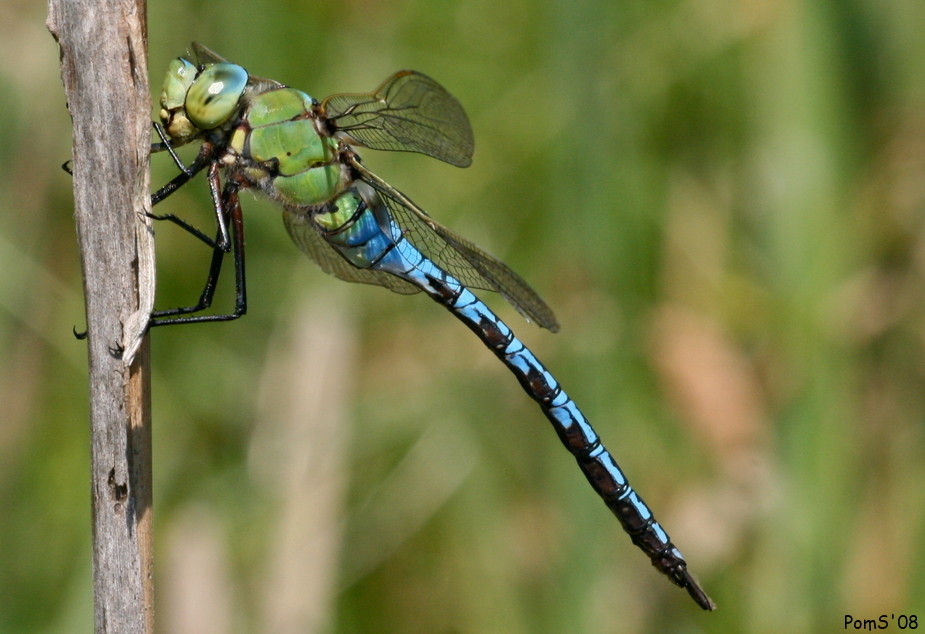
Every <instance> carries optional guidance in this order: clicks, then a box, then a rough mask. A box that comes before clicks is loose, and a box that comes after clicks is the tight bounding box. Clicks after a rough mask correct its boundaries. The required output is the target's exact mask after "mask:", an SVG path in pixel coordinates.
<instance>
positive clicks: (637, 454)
mask: <svg viewBox="0 0 925 634" xmlns="http://www.w3.org/2000/svg"><path fill="white" fill-rule="evenodd" d="M4 14H5V17H4V20H3V21H2V24H0V123H2V124H0V147H2V148H3V152H2V153H0V164H2V169H0V192H2V195H0V508H2V509H3V510H2V512H0V632H3V633H7V632H13V633H19V632H29V633H31V632H48V633H55V632H67V633H70V632H85V631H89V630H90V629H91V627H92V597H91V573H90V518H89V494H88V466H87V462H88V453H89V452H88V424H87V417H88V414H87V384H86V378H85V377H86V353H85V344H83V343H81V342H79V341H76V340H75V339H74V337H73V335H72V333H71V330H72V327H75V326H76V328H77V329H78V330H80V329H81V328H82V327H83V323H84V321H83V319H84V318H83V303H82V287H81V277H80V261H79V254H78V253H77V250H76V240H75V231H74V224H73V219H72V201H71V197H70V196H71V194H70V181H69V178H68V176H67V175H66V174H65V173H64V172H62V171H61V169H60V167H59V166H60V164H61V163H62V162H63V161H64V160H65V159H67V158H68V157H69V155H70V154H69V153H70V149H69V147H70V120H69V118H68V115H67V111H66V109H65V103H64V96H63V90H62V87H61V84H60V78H59V71H58V67H57V62H58V54H57V48H56V46H55V44H54V42H53V41H52V38H51V36H50V35H49V34H48V33H47V31H46V30H45V28H44V24H43V22H44V17H45V16H44V7H43V6H42V5H41V3H36V2H26V1H24V0H12V1H11V2H7V3H6V5H5V9H4ZM923 32H925V4H923V3H922V2H921V1H920V0H894V1H893V2H891V3H888V4H887V3H882V2H876V1H874V0H847V1H846V0H839V1H836V0H827V1H826V0H823V1H818V2H812V1H808V0H803V1H799V0H794V1H784V0H761V1H752V2H732V1H725V2H724V1H723V0H706V1H704V0H661V1H658V2H651V1H650V2H641V1H635V2H633V1H631V2H612V1H611V0H532V1H527V0H509V1H508V2H496V1H491V0H463V1H460V2H454V3H443V2H439V3H438V2H427V1H425V0H388V1H380V2H370V1H368V0H367V1H363V0H344V1H342V2H337V3H315V2H292V1H288V2H262V1H255V0H227V1H226V2H222V3H212V2H205V1H203V0H191V1H187V2H180V1H178V0H163V1H161V2H155V3H151V7H150V9H149V37H150V57H149V61H150V65H151V82H152V91H153V92H154V94H155V95H156V94H157V92H158V91H159V85H160V82H161V77H162V74H163V69H164V68H165V67H166V64H167V63H168V61H169V60H170V59H171V58H172V57H175V56H177V55H180V54H183V53H184V52H185V51H186V49H187V46H188V43H189V42H190V41H191V40H193V39H196V40H200V41H202V42H204V43H206V44H207V45H209V46H211V47H213V48H214V49H215V50H217V51H218V52H219V53H220V54H222V55H224V56H226V57H228V58H230V59H231V60H234V61H236V62H238V63H240V64H242V65H244V66H245V67H246V68H247V69H248V70H250V71H251V72H253V73H255V74H258V75H263V76H267V77H272V78H274V79H278V80H280V81H283V82H285V83H288V84H291V85H294V86H297V87H299V88H302V89H303V90H306V91H307V92H309V94H311V95H313V96H315V97H316V98H321V97H323V96H325V95H327V94H330V93H333V92H348V91H363V90H369V89H372V88H373V87H374V86H376V85H378V84H379V82H381V81H382V80H383V79H384V78H385V77H386V76H387V75H389V74H390V73H391V72H393V71H395V70H397V69H400V68H414V69H417V70H421V71H423V72H425V73H427V74H429V75H431V76H433V77H435V78H437V79H438V80H439V81H440V82H441V83H442V84H444V85H445V86H446V87H447V88H448V89H449V90H450V91H451V92H453V93H454V94H455V95H456V96H457V97H458V98H459V99H460V101H461V102H462V103H463V105H464V106H465V108H466V110H467V111H468V113H469V115H470V117H471V119H472V123H473V127H474V130H475V135H476V148H477V149H476V154H475V162H474V164H473V166H472V167H471V168H470V169H467V170H458V169H455V168H452V167H449V166H446V165H443V164H441V163H439V162H438V161H435V160H432V159H428V158H426V157H420V156H414V155H407V154H392V155H390V154H389V153H378V152H371V151H368V152H366V153H365V158H366V163H367V165H369V166H370V167H371V168H372V169H374V170H375V171H376V172H378V173H379V174H380V175H382V176H383V177H385V178H386V179H387V180H389V181H390V182H392V183H393V184H395V185H396V186H398V187H400V188H401V189H402V190H404V191H405V192H407V193H408V194H409V195H410V196H411V197H412V198H414V199H415V200H416V201H417V202H419V203H421V204H422V205H423V206H424V207H425V208H426V209H428V210H430V212H431V213H432V214H433V215H434V216H435V217H436V218H438V219H439V220H440V221H442V222H444V223H446V224H448V225H449V226H451V227H453V228H455V229H457V230H458V231H459V232H460V233H462V234H463V235H465V236H467V237H469V238H471V239H472V240H474V241H475V242H477V243H478V244H480V245H483V246H484V247H485V248H487V249H488V250H489V251H491V252H493V253H494V254H496V255H498V256H499V257H501V258H503V259H504V260H505V261H507V262H508V263H509V264H511V266H512V267H513V268H514V269H515V270H517V271H519V272H520V273H521V274H522V275H523V276H524V277H525V278H526V279H527V280H528V281H529V282H530V283H531V284H532V285H533V286H535V288H536V289H537V290H538V291H539V292H540V293H541V294H542V295H543V296H544V297H545V298H546V300H547V301H548V302H549V303H550V305H552V306H553V307H554V308H555V309H556V311H557V314H558V317H559V319H560V321H561V323H562V332H561V333H560V334H558V335H555V336H553V335H550V334H549V333H546V332H542V331H540V330H539V329H537V328H535V327H534V326H532V325H529V324H526V323H523V321H522V320H520V319H519V317H518V316H517V315H516V314H515V313H514V312H513V311H512V310H511V309H510V308H509V307H508V306H506V305H505V304H504V302H503V301H502V300H500V298H497V297H488V298H487V299H488V300H489V301H490V302H491V303H492V305H493V306H495V307H496V308H497V309H498V311H499V313H500V314H501V315H502V316H503V317H504V318H505V319H507V320H508V321H509V323H511V325H512V326H514V327H515V329H516V330H517V332H518V333H519V334H520V336H521V337H522V338H523V339H524V341H525V342H526V343H527V344H528V345H530V346H531V347H532V348H533V349H534V351H535V352H536V353H537V355H538V356H540V357H541V358H542V359H543V360H544V361H545V362H546V363H547V364H548V366H549V367H550V369H551V370H552V371H553V372H554V373H555V374H556V375H557V377H559V379H560V380H561V381H562V382H563V383H564V384H565V385H566V386H567V387H568V388H569V391H570V392H571V394H572V396H574V397H575V399H576V401H577V402H578V403H579V404H580V406H581V407H582V409H583V410H584V412H585V413H586V414H587V415H588V417H589V418H590V419H591V421H592V422H593V423H594V424H595V426H596V427H597V429H598V431H599V432H600V434H601V435H602V436H603V438H604V440H605V441H607V442H608V445H609V447H610V448H611V450H612V451H613V452H614V454H615V455H616V456H617V457H618V459H619V460H620V461H621V463H622V464H623V466H624V467H625V469H626V471H627V473H628V475H629V477H630V479H631V481H632V482H633V484H634V485H636V487H637V488H638V489H639V490H640V491H641V493H642V495H643V496H644V497H645V499H646V500H647V501H648V502H649V503H650V505H651V506H652V507H653V509H654V510H655V512H656V514H657V515H658V517H659V519H660V520H661V521H662V523H663V524H664V525H665V526H666V527H667V529H668V531H669V532H670V533H671V535H672V536H673V537H674V540H675V542H676V543H677V544H678V546H679V547H680V548H681V550H682V551H683V552H684V553H685V555H686V556H687V558H688V560H689V562H690V564H691V568H692V570H693V571H694V572H695V574H696V575H697V576H698V577H699V578H700V580H701V581H702V582H703V584H704V587H705V588H706V589H707V591H708V592H709V593H710V594H711V595H712V596H713V598H714V599H715V600H716V602H717V603H718V604H719V611H718V612H716V613H714V614H706V613H702V612H701V611H700V610H699V609H698V608H696V607H695V606H694V605H693V603H692V602H691V601H690V599H689V598H688V597H687V595H686V593H684V592H683V591H681V590H679V589H677V588H675V587H673V586H672V585H670V584H669V583H668V582H667V581H666V580H665V579H664V578H662V577H661V576H660V575H659V574H657V573H656V572H655V571H654V570H653V569H652V568H651V566H650V565H649V563H648V561H647V560H646V558H645V557H644V556H643V555H642V554H641V553H640V552H638V551H637V550H636V549H635V548H634V547H633V546H632V545H631V544H630V541H629V539H628V538H627V537H626V536H625V535H623V534H622V532H621V531H620V529H619V526H618V523H617V521H616V520H615V519H614V518H613V517H612V516H611V515H610V514H609V513H608V511H607V510H606V508H605V507H604V506H603V505H602V504H601V503H600V501H599V500H598V499H597V498H596V496H595V495H594V494H593V492H592V491H591V490H590V489H589V488H588V486H587V484H586V483H585V482H584V479H583V478H582V476H581V475H580V473H579V471H578V469H577V467H576V466H575V464H574V462H573V460H572V459H571V458H570V457H569V455H568V454H567V453H566V452H565V451H564V450H563V449H562V448H561V447H560V445H559V442H558V440H557V438H556V437H555V434H554V433H553V432H552V430H551V429H550V427H549V424H548V423H547V422H546V420H545V419H544V417H543V415H542V414H541V412H540V411H539V410H538V409H537V407H536V406H535V405H534V404H533V402H532V401H530V400H529V399H528V398H527V397H526V396H525V395H524V394H523V393H522V392H521V390H520V388H519V386H518V385H517V382H516V381H515V380H514V379H513V378H512V377H510V376H509V375H508V373H507V371H506V370H505V369H504V368H503V367H502V366H501V365H500V364H499V363H498V362H497V360H496V359H495V358H494V357H493V356H492V355H491V354H489V353H488V352H487V351H486V350H485V349H484V348H482V347H481V345H480V343H479V342H478V341H477V340H476V339H475V338H474V337H473V336H472V335H471V334H470V333H469V332H468V331H467V330H466V329H465V328H463V327H462V326H461V325H460V324H459V323H457V322H456V320H455V319H453V318H451V317H450V316H449V315H448V314H446V312H445V311H444V310H443V309H441V308H440V307H439V306H437V305H435V304H433V303H432V302H430V301H428V300H427V299H426V298H424V297H421V296H416V297H404V296H399V295H394V294H391V293H388V292H387V291H384V290H382V289H376V288H372V287H365V286H354V285H348V284H345V283H343V282H340V281H338V280H335V279H333V278H329V277H327V276H325V275H324V274H322V273H321V272H320V271H319V270H318V269H317V268H316V267H315V266H314V265H313V264H312V263H311V262H310V261H308V260H307V259H306V258H304V257H303V256H302V255H301V254H300V253H299V252H298V251H297V249H296V248H295V247H294V246H293V245H292V244H291V243H290V242H289V240H288V237H287V236H286V233H285V231H284V229H283V228H282V226H281V223H280V222H279V219H278V217H279V212H278V210H276V209H275V208H274V207H273V206H272V205H269V204H268V203H267V202H266V201H263V200H259V199H256V198H253V197H251V196H249V195H248V196H246V197H245V200H244V202H245V205H246V209H245V212H246V214H247V217H248V219H249V223H248V244H249V250H248V253H249V255H250V259H249V260H248V274H249V279H250V282H251V284H250V287H249V292H250V312H249V313H248V315H247V317H246V318H245V319H242V320H240V321H237V322H233V323H226V324H220V325H213V326H186V327H178V328H172V329H164V330H157V331H155V332H153V333H152V367H153V389H154V403H153V411H154V442H155V447H154V459H155V470H154V476H155V526H156V553H157V554H156V587H157V604H158V607H157V609H158V616H157V618H158V625H159V627H158V629H159V631H163V632H171V633H183V632H309V631H332V632H371V631H394V632H566V631H568V632H645V631H678V632H680V631H684V632H695V631H705V632H707V631H710V632H719V631H723V632H726V631H751V632H768V631H780V630H782V629H783V630H787V631H819V630H822V629H825V630H829V629H833V630H834V629H836V628H841V627H842V625H843V623H844V618H845V615H846V614H850V615H853V616H855V617H861V618H875V617H877V616H879V615H880V614H887V615H889V614H894V615H896V616H897V617H898V616H899V615H913V614H914V615H917V616H918V618H919V619H925V460H923V455H925V389H923V387H925V279H923V278H925V216H923V211H925V178H923V176H925V43H923V42H925V40H923V38H922V33H923ZM174 173H175V168H174V167H173V166H172V165H171V164H170V161H169V158H167V157H163V156H157V157H154V166H153V181H154V183H156V184H160V183H163V182H165V181H166V180H168V179H169V178H170V177H171V176H172V175H173V174H174ZM165 206H169V208H170V211H172V212H174V213H179V214H182V215H184V216H185V217H186V218H188V219H190V220H191V221H193V222H195V223H196V224H199V225H200V226H209V222H210V216H209V213H210V212H209V206H208V196H207V195H206V192H205V185H204V184H203V183H202V182H199V184H198V185H197V186H192V187H189V188H187V189H186V190H184V191H183V192H182V193H179V194H177V195H176V196H175V197H173V198H171V199H170V201H169V202H168V203H165ZM157 242H158V274H159V279H158V305H159V306H160V307H168V306H175V305H178V304H182V303H185V302H188V301H189V300H190V299H191V298H193V297H195V296H196V294H197V293H198V292H199V290H200V288H201V284H202V281H203V279H204V275H205V271H206V266H207V260H208V253H206V252H205V250H204V249H203V248H202V245H200V244H198V243H197V242H196V241H195V240H193V239H191V238H190V237H189V236H188V235H185V234H183V232H181V231H179V230H177V229H176V228H175V227H172V226H166V227H165V226H159V227H158V228H157ZM218 301H219V305H226V306H230V305H231V304H230V302H231V295H230V294H229V293H228V292H227V289H226V290H225V292H224V294H223V295H222V296H221V297H219V300H218ZM222 302H224V303H222ZM892 623H896V622H895V621H894V622H892Z"/></svg>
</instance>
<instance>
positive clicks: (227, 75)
mask: <svg viewBox="0 0 925 634" xmlns="http://www.w3.org/2000/svg"><path fill="white" fill-rule="evenodd" d="M245 87H247V71H246V70H244V69H243V68H241V67H240V66H238V65H237V64H230V63H228V62H220V63H218V64H212V65H211V66H208V67H207V68H206V69H205V70H203V71H202V72H201V73H200V74H199V77H197V78H196V81H195V82H193V85H192V86H190V89H189V92H187V93H186V108H185V109H186V116H187V117H189V120H190V121H191V122H192V123H193V125H195V126H196V127H197V128H199V129H200V130H211V129H213V128H217V127H218V126H220V125H222V124H223V123H225V122H226V121H228V119H229V118H231V115H233V114H234V112H235V110H237V108H238V103H239V102H240V100H241V95H242V94H244V88H245Z"/></svg>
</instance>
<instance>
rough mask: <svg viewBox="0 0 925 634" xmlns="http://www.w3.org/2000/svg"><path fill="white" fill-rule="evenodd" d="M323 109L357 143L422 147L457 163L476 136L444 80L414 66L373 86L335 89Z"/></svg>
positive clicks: (468, 156) (465, 161)
mask: <svg viewBox="0 0 925 634" xmlns="http://www.w3.org/2000/svg"><path fill="white" fill-rule="evenodd" d="M320 114H321V115H322V116H323V117H325V118H326V119H328V120H329V121H330V122H332V123H333V125H334V127H335V129H336V130H337V131H338V132H341V133H343V134H345V135H347V136H348V137H349V138H350V139H352V140H354V141H355V142H356V143H357V144H359V145H362V146H365V147H368V148H372V149H374V150H397V151H405V152H420V153H421V154H426V155H428V156H432V157H434V158H437V159H440V160H441V161H445V162H447V163H450V164H451V165H456V166H459V167H467V166H468V165H469V164H470V163H472V151H473V148H474V145H475V142H474V140H473V138H472V127H471V126H470V125H469V118H468V117H467V116H466V113H465V111H464V110H463V108H462V106H461V105H460V104H459V102H458V101H456V98H455V97H453V95H451V94H450V93H448V92H447V91H446V89H444V88H443V86H441V85H440V84H438V83H437V82H435V81H434V80H433V79H431V78H430V77H428V76H427V75H422V74H421V73H418V72H415V71H413V70H403V71H399V72H397V73H395V74H394V75H392V76H391V77H390V78H389V79H387V80H386V81H385V83H383V84H382V85H381V86H379V88H377V89H376V90H375V91H374V92H371V93H365V94H340V95H331V96H330V97H327V98H326V99H325V100H324V101H322V102H321V106H320Z"/></svg>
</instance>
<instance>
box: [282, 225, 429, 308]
mask: <svg viewBox="0 0 925 634" xmlns="http://www.w3.org/2000/svg"><path fill="white" fill-rule="evenodd" d="M283 224H285V225H286V230H287V231H288V232H289V235H290V237H291V238H292V241H293V242H295V243H296V245H297V246H298V247H299V248H300V249H301V250H302V251H303V252H304V253H306V254H307V255H308V256H309V257H310V258H311V259H312V260H314V261H315V262H316V263H317V264H318V266H320V267H321V270H323V271H324V272H325V273H329V274H331V275H334V276H335V277H338V278H340V279H342V280H344V281H347V282H359V283H361V284H375V285H376V286H384V287H386V288H387V289H389V290H391V291H395V292H396V293H402V294H403V295H411V294H413V293H418V292H420V290H421V289H419V288H418V287H417V286H415V285H414V284H411V283H410V282H406V281H405V280H403V279H401V278H400V277H396V276H394V275H392V274H391V273H385V272H384V271H376V270H374V269H359V268H357V267H355V266H353V265H352V264H350V263H349V262H348V261H347V260H345V259H344V258H343V256H341V255H340V254H339V253H338V252H337V251H336V250H335V249H334V247H332V246H331V245H330V244H328V243H327V241H326V240H325V239H324V238H323V237H322V236H321V234H320V233H318V230H317V229H315V227H314V226H313V224H312V222H311V220H310V219H309V218H307V217H306V216H305V214H304V213H302V212H300V211H299V210H294V209H289V208H285V209H284V210H283Z"/></svg>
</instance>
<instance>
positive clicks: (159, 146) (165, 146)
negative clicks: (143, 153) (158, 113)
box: [151, 121, 195, 178]
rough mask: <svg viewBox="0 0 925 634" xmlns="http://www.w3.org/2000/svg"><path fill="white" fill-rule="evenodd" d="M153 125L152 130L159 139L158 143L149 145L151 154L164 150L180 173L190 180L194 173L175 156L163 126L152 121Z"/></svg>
mask: <svg viewBox="0 0 925 634" xmlns="http://www.w3.org/2000/svg"><path fill="white" fill-rule="evenodd" d="M151 123H152V125H154V130H155V131H156V132H157V136H159V137H160V138H161V142H160V143H152V144H151V153H152V154H153V153H154V152H163V151H164V150H166V151H167V153H168V154H170V157H171V158H172V159H173V162H174V163H176V164H177V167H179V168H180V171H181V172H183V173H184V174H186V175H187V176H188V177H189V178H192V177H193V176H194V175H195V172H193V171H191V169H192V168H191V167H187V166H186V165H185V164H184V163H183V161H182V160H180V157H179V156H177V153H176V152H175V151H174V149H173V143H171V142H170V139H169V138H168V137H167V133H166V132H165V131H164V126H162V125H161V124H160V123H158V122H157V121H152V122H151Z"/></svg>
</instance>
